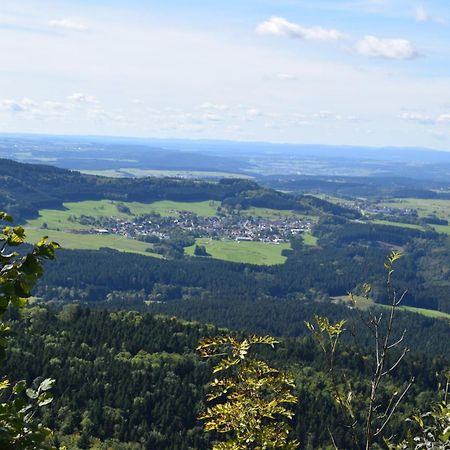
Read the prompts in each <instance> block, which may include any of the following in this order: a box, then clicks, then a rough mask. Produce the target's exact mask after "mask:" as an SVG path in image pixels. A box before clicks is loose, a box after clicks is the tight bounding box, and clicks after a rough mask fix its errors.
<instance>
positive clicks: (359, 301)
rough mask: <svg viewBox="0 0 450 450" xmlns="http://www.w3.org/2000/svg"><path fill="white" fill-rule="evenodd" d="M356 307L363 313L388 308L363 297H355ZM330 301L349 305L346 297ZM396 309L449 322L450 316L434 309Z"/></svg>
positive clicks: (405, 307)
mask: <svg viewBox="0 0 450 450" xmlns="http://www.w3.org/2000/svg"><path fill="white" fill-rule="evenodd" d="M354 298H355V300H356V305H357V307H358V308H359V309H361V310H363V311H367V310H368V309H369V308H371V307H375V308H383V309H386V308H390V306H388V305H380V304H376V303H374V302H373V301H372V300H370V299H369V300H368V299H366V298H365V297H361V296H359V295H355V297H354ZM332 300H333V302H334V303H341V304H342V303H344V304H350V299H349V297H348V296H347V295H341V296H339V297H332ZM398 309H399V310H400V311H406V312H411V313H416V314H421V315H422V316H426V317H431V318H433V319H446V320H450V314H447V313H445V312H441V311H436V310H434V309H425V308H415V307H413V306H399V307H398Z"/></svg>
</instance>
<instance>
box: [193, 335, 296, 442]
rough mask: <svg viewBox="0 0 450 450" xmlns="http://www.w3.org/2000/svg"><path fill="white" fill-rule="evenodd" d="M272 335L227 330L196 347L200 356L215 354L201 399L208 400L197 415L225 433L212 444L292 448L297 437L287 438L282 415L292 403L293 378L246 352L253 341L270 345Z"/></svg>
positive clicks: (287, 414)
mask: <svg viewBox="0 0 450 450" xmlns="http://www.w3.org/2000/svg"><path fill="white" fill-rule="evenodd" d="M276 343H277V341H276V340H275V338H273V337H270V336H266V337H260V336H250V337H248V338H246V339H244V340H243V341H238V340H237V339H235V338H233V337H232V336H222V337H216V338H206V339H203V340H202V341H200V343H199V345H198V347H197V350H198V351H199V353H200V355H201V356H202V357H204V358H211V357H219V358H220V361H219V362H218V363H217V364H216V365H215V366H214V368H213V373H214V374H216V376H217V377H218V378H216V379H215V380H214V381H213V382H212V383H211V385H210V386H211V392H210V393H209V394H208V396H207V401H208V402H211V403H213V406H211V407H208V408H207V409H206V411H204V412H203V413H202V414H201V415H200V416H199V419H200V420H202V421H204V422H205V424H204V429H205V431H206V432H208V431H216V432H217V433H219V434H222V435H224V436H225V439H226V440H225V442H218V443H215V444H214V446H213V450H226V449H230V450H264V449H267V450H269V449H284V450H294V449H296V448H297V447H298V445H299V444H298V442H296V441H292V442H288V438H289V434H290V427H289V425H288V424H287V423H286V421H285V419H291V418H292V417H293V415H294V414H293V412H292V411H291V410H290V409H289V408H288V407H289V405H292V404H295V403H297V398H296V397H295V396H294V395H293V393H292V390H293V389H294V387H295V385H294V380H293V379H292V378H291V377H290V376H289V375H287V374H285V373H283V372H280V371H278V370H277V369H274V368H272V367H270V366H269V365H268V364H267V363H266V362H264V361H262V360H258V359H255V358H253V357H249V356H248V352H249V350H250V349H251V347H253V346H254V345H256V344H264V345H269V346H271V347H273V346H274V345H275V344H276Z"/></svg>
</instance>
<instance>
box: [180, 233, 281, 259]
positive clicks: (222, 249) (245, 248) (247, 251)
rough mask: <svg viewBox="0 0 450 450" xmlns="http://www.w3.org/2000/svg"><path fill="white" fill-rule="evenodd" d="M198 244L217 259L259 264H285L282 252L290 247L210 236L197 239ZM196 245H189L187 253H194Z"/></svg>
mask: <svg viewBox="0 0 450 450" xmlns="http://www.w3.org/2000/svg"><path fill="white" fill-rule="evenodd" d="M196 244H197V245H204V246H205V248H206V251H207V252H208V253H209V254H210V255H211V256H212V257H213V258H216V259H223V260H225V261H233V262H240V263H248V264H258V265H274V264H283V263H284V262H285V261H286V258H285V257H284V256H282V254H281V252H282V250H284V249H289V248H290V244H267V243H265V242H239V241H231V240H221V241H216V240H213V239H209V238H200V239H197V240H196ZM194 249H195V245H193V246H192V247H187V248H186V249H185V252H186V254H187V255H191V256H193V255H194Z"/></svg>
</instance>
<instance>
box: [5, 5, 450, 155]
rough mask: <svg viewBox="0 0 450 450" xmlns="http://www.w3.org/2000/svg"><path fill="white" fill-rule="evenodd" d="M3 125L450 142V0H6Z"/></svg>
mask: <svg viewBox="0 0 450 450" xmlns="http://www.w3.org/2000/svg"><path fill="white" fill-rule="evenodd" d="M0 55H1V57H0V58H1V59H0V61H1V62H0V133H48V134H83V135H86V134H95V135H110V136H136V137H160V138H191V139H229V140H245V141H270V142H280V143H299V144H333V145H335V144H336V145H369V146H414V147H419V146H420V147H430V148H436V149H442V150H449V151H450V2H448V1H447V0H439V1H438V0H434V1H433V0H430V1H419V2H415V1H414V0H346V1H340V0H227V1H223V0H222V1H216V0H204V1H200V0H189V1H186V0H164V1H153V0H126V1H124V0H54V1H52V0H38V1H31V0H20V1H17V0H0Z"/></svg>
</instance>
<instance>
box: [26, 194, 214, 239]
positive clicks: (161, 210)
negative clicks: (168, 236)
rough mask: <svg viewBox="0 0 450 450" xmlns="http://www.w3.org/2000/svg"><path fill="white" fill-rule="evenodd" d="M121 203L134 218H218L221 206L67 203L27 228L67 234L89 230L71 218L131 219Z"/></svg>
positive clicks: (44, 211) (166, 202) (207, 203)
mask: <svg viewBox="0 0 450 450" xmlns="http://www.w3.org/2000/svg"><path fill="white" fill-rule="evenodd" d="M119 203H121V204H123V205H125V206H127V207H128V208H130V211H131V213H132V214H133V215H136V216H138V215H142V214H149V213H157V214H160V215H161V216H177V215H179V213H180V211H190V212H193V213H195V214H197V215H199V216H204V217H212V216H214V215H215V214H216V210H217V207H218V206H219V204H220V203H219V202H214V201H205V202H173V201H169V200H164V201H159V202H154V203H139V202H116V201H112V200H98V201H95V200H87V201H83V202H70V203H64V209H61V210H56V209H42V210H41V211H39V217H38V218H37V219H33V220H29V221H28V222H27V223H26V226H27V228H42V227H43V225H44V223H46V224H47V227H48V229H53V230H58V231H67V230H80V229H86V228H89V227H88V226H84V225H81V224H79V223H77V222H71V221H70V220H69V217H70V216H81V215H85V216H92V217H102V216H103V217H111V216H114V217H123V218H125V217H129V215H127V214H124V213H122V212H119V211H118V209H117V205H118V204H119Z"/></svg>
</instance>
